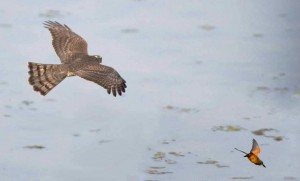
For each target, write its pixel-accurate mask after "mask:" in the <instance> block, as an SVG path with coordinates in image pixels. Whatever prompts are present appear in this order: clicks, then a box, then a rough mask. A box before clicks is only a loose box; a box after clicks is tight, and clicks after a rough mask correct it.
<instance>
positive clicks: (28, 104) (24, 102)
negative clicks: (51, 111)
mask: <svg viewBox="0 0 300 181" xmlns="http://www.w3.org/2000/svg"><path fill="white" fill-rule="evenodd" d="M33 103H34V102H33V101H28V100H24V101H22V104H24V105H25V106H30V105H31V104H33Z"/></svg>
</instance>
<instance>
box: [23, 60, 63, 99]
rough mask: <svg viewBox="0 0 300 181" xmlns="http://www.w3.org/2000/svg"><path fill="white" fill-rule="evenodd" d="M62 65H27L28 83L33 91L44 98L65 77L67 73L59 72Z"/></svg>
mask: <svg viewBox="0 0 300 181" xmlns="http://www.w3.org/2000/svg"><path fill="white" fill-rule="evenodd" d="M61 66H62V65H53V64H40V63H33V62H29V63H28V68H29V71H28V73H29V79H28V81H29V83H30V85H32V86H33V90H35V91H38V92H40V94H41V95H43V96H45V95H46V94H47V93H48V92H49V91H51V90H52V89H53V88H54V87H55V86H56V85H57V84H59V83H60V82H61V81H62V80H64V78H66V76H67V72H65V71H61Z"/></svg>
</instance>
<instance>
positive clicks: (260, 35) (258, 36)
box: [253, 33, 264, 38]
mask: <svg viewBox="0 0 300 181" xmlns="http://www.w3.org/2000/svg"><path fill="white" fill-rule="evenodd" d="M263 36H264V35H263V34H262V33H253V37H255V38H261V37H263Z"/></svg>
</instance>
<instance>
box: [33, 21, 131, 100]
mask: <svg viewBox="0 0 300 181" xmlns="http://www.w3.org/2000/svg"><path fill="white" fill-rule="evenodd" d="M44 25H45V28H47V29H48V30H49V31H50V33H51V35H52V45H53V47H54V50H55V52H56V54H57V56H58V57H59V58H60V61H61V63H62V64H41V63H33V62H29V63H28V68H29V72H28V73H29V79H28V81H29V83H30V84H31V85H32V86H33V90H35V91H38V92H40V94H41V95H43V96H45V95H46V94H47V93H48V92H49V91H50V90H52V89H53V88H54V87H55V86H56V85H57V84H59V83H60V82H61V81H62V80H64V79H65V78H66V77H69V76H76V75H77V76H79V77H81V78H84V79H86V80H89V81H92V82H95V83H96V84H99V85H100V86H102V87H104V88H105V89H106V90H107V92H108V94H110V93H111V92H112V94H113V95H114V96H116V95H117V93H118V94H119V95H122V92H125V88H126V81H125V80H124V79H123V78H122V77H121V76H120V75H119V73H118V72H117V71H116V70H114V69H113V68H111V67H108V66H105V65H102V64H101V62H102V57H101V56H99V55H94V56H91V55H88V50H87V42H86V41H85V40H84V39H83V38H82V37H80V36H79V35H77V34H76V33H75V32H73V31H72V30H71V28H69V27H68V26H67V25H62V24H60V23H58V22H53V21H46V22H45V23H44Z"/></svg>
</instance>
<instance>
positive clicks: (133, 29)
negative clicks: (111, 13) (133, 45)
mask: <svg viewBox="0 0 300 181" xmlns="http://www.w3.org/2000/svg"><path fill="white" fill-rule="evenodd" d="M121 32H122V33H137V32H138V29H135V28H126V29H122V30H121Z"/></svg>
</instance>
